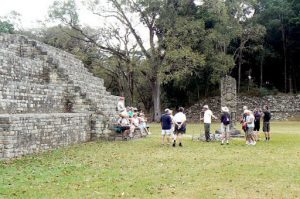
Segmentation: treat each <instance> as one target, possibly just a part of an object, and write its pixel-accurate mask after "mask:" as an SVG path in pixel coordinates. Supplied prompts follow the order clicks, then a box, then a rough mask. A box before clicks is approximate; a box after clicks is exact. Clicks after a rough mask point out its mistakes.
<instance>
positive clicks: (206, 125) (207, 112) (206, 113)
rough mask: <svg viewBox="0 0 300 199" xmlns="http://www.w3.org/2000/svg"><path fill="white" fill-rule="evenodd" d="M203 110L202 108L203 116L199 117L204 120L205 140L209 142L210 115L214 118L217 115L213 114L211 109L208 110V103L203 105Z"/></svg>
mask: <svg viewBox="0 0 300 199" xmlns="http://www.w3.org/2000/svg"><path fill="white" fill-rule="evenodd" d="M203 110H204V117H203V118H201V116H200V120H203V121H204V131H205V140H206V142H210V141H211V139H210V125H211V117H213V118H214V119H217V117H216V116H214V114H213V113H212V111H211V110H209V107H208V105H204V106H203Z"/></svg>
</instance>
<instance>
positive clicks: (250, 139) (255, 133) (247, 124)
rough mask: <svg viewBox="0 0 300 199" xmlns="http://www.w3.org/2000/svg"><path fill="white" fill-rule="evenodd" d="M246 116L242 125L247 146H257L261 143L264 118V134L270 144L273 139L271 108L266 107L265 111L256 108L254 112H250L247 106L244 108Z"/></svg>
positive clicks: (242, 119)
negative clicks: (260, 133)
mask: <svg viewBox="0 0 300 199" xmlns="http://www.w3.org/2000/svg"><path fill="white" fill-rule="evenodd" d="M243 111H244V114H243V115H242V117H241V119H240V121H241V123H242V129H243V130H244V132H245V135H246V144H247V145H255V144H256V142H257V141H259V130H260V120H261V118H263V132H264V134H265V141H266V142H268V141H270V139H271V134H270V120H271V113H270V111H269V107H268V106H267V105H265V106H264V107H263V110H261V109H259V108H255V109H254V111H250V110H248V107H247V106H244V107H243Z"/></svg>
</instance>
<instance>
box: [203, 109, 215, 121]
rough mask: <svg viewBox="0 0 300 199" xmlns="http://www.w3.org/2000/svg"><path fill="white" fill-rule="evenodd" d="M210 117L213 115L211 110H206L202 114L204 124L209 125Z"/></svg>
mask: <svg viewBox="0 0 300 199" xmlns="http://www.w3.org/2000/svg"><path fill="white" fill-rule="evenodd" d="M212 115H213V113H212V112H211V110H206V111H205V112H204V123H206V124H210V123H211V116H212Z"/></svg>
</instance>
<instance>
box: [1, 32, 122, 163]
mask: <svg viewBox="0 0 300 199" xmlns="http://www.w3.org/2000/svg"><path fill="white" fill-rule="evenodd" d="M118 100H119V97H118V96H113V95H111V93H109V92H107V91H106V88H105V87H104V82H103V80H102V79H100V78H98V77H95V76H93V74H92V73H90V72H89V71H88V70H87V69H86V68H85V67H84V65H83V63H82V62H81V61H80V60H78V59H76V58H75V57H74V56H73V55H71V54H69V53H67V52H64V51H62V50H59V49H56V48H53V47H51V46H48V45H46V44H43V43H41V42H38V41H34V40H30V39H28V38H26V37H24V36H21V35H8V34H0V159H8V158H12V157H18V156H22V155H26V154H30V153H36V152H40V151H45V150H52V149H55V148H59V147H64V146H68V145H71V144H77V143H82V142H87V141H90V140H94V139H100V138H109V137H110V136H111V134H114V132H112V131H111V130H110V128H109V126H110V123H111V119H112V118H113V117H114V116H115V115H116V114H117V111H116V107H117V103H118Z"/></svg>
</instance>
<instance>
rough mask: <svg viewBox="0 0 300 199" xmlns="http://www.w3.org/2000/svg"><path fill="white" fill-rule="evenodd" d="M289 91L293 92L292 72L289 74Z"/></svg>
mask: <svg viewBox="0 0 300 199" xmlns="http://www.w3.org/2000/svg"><path fill="white" fill-rule="evenodd" d="M289 93H290V94H292V93H293V78H292V75H291V74H289Z"/></svg>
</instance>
